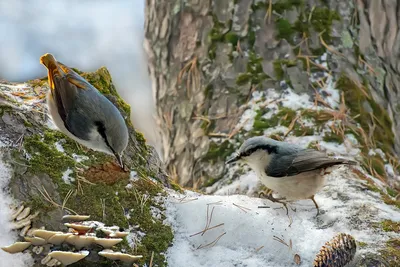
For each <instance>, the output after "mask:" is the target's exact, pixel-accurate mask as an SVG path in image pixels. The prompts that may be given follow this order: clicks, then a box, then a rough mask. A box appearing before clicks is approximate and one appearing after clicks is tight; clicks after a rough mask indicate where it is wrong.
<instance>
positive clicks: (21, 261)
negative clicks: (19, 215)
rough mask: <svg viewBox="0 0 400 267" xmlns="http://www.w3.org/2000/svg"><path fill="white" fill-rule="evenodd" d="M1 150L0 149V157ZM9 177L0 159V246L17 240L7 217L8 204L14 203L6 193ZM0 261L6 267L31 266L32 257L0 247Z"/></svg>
mask: <svg viewBox="0 0 400 267" xmlns="http://www.w3.org/2000/svg"><path fill="white" fill-rule="evenodd" d="M1 158H2V152H1V150H0V159H1ZM10 178H11V171H10V168H9V166H7V165H5V163H4V162H3V161H2V160H0V225H1V227H0V236H1V238H0V247H5V246H9V245H12V244H13V243H15V242H16V241H17V233H16V232H15V231H12V229H11V223H10V221H9V218H10V217H11V212H12V211H11V209H10V205H12V204H15V203H14V201H13V199H12V198H11V196H10V195H9V193H8V189H7V185H8V182H9V180H10ZM0 259H1V262H4V263H7V267H24V266H32V265H33V259H32V257H31V256H30V254H28V253H18V254H9V253H7V252H4V251H3V250H1V249H0ZM0 265H1V264H0Z"/></svg>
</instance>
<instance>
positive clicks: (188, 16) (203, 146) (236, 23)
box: [145, 0, 400, 188]
mask: <svg viewBox="0 0 400 267" xmlns="http://www.w3.org/2000/svg"><path fill="white" fill-rule="evenodd" d="M399 16H400V3H398V2H397V1H395V0H373V1H372V0H371V1H365V0H364V1H363V0H354V1H348V0H320V1H317V0H304V1H301V0H297V1H296V0H271V1H269V0H264V1H260V0H209V1H205V0H204V1H199V0H187V1H180V0H157V1H156V0H147V1H146V23H145V49H146V51H147V54H148V57H149V73H150V78H151V82H152V88H153V94H154V95H153V96H154V100H155V103H156V106H157V116H158V125H159V127H160V130H161V136H162V151H163V152H162V157H163V158H164V161H165V163H166V165H167V168H168V171H169V173H170V175H171V176H172V178H174V179H175V180H176V181H177V182H178V183H180V184H181V185H183V186H186V187H193V188H200V187H201V186H203V185H205V184H207V183H209V182H210V180H213V179H218V178H220V177H221V176H222V175H223V174H224V173H225V172H226V171H227V170H226V169H225V166H224V160H225V159H226V157H227V156H229V155H230V154H231V153H232V149H231V142H228V141H226V142H222V143H221V142H218V143H217V142H216V141H215V140H216V139H215V138H229V137H232V136H233V135H234V134H235V132H233V129H234V127H235V126H236V125H237V123H238V119H239V118H240V115H241V114H242V112H243V111H244V108H243V104H245V103H246V101H247V100H248V99H249V97H250V96H251V93H252V91H254V90H260V89H267V88H275V89H276V90H282V89H281V81H282V80H285V81H288V82H290V84H291V85H292V87H293V90H295V91H296V92H298V93H301V92H307V93H310V95H311V94H313V92H314V90H313V87H312V86H311V84H310V82H309V78H308V77H309V75H312V73H313V70H314V69H315V65H313V64H310V62H311V61H312V59H313V57H314V56H321V55H322V54H324V53H328V54H329V56H330V57H331V58H330V60H329V62H328V64H329V70H330V71H331V72H332V73H331V75H333V76H334V77H338V76H339V75H342V73H345V74H346V75H347V76H348V77H349V78H350V79H351V80H353V81H354V82H355V83H356V84H358V85H359V86H365V87H367V88H368V90H369V91H370V94H371V95H372V98H373V100H374V103H377V104H378V105H380V106H381V107H383V108H384V110H386V111H387V113H388V116H389V117H390V119H391V120H392V121H393V123H390V121H382V124H385V125H384V126H386V127H387V131H386V133H385V134H386V135H387V136H386V137H385V140H387V141H388V144H389V148H388V149H389V150H392V149H393V151H395V152H397V154H398V153H399V151H400V135H399V134H398V133H399V132H400V116H399V113H400V105H399V92H398V88H400V86H399V85H400V78H399V77H400V76H399V75H398V74H399V71H400V62H398V58H399V53H400V49H399V48H400V47H399V46H400V35H399V34H398V32H399V19H398V18H399ZM346 104H348V103H346ZM365 109H366V111H367V112H370V113H371V114H372V115H374V114H375V112H376V108H375V107H374V106H372V107H371V106H369V105H368V103H366V106H365ZM369 110H371V111H369ZM375 115H376V114H375ZM384 145H385V144H383V143H382V144H379V142H378V144H377V145H376V146H377V147H381V146H384Z"/></svg>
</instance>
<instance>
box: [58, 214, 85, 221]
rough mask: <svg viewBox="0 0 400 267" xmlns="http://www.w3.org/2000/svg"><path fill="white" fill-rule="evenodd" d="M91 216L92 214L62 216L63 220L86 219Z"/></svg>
mask: <svg viewBox="0 0 400 267" xmlns="http://www.w3.org/2000/svg"><path fill="white" fill-rule="evenodd" d="M89 218H90V215H65V216H63V217H62V220H63V221H75V222H80V221H85V220H87V219H89Z"/></svg>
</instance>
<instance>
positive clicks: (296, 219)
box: [167, 54, 400, 267]
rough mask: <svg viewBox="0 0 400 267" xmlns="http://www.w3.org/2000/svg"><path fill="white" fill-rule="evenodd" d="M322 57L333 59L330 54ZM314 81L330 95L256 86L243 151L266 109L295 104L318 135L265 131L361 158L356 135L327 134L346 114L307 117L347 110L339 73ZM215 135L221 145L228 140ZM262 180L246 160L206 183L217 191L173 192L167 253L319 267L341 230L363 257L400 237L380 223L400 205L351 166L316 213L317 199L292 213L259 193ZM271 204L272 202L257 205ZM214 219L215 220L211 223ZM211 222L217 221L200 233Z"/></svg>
mask: <svg viewBox="0 0 400 267" xmlns="http://www.w3.org/2000/svg"><path fill="white" fill-rule="evenodd" d="M319 60H320V61H321V62H322V63H324V64H326V60H327V56H326V54H325V55H323V56H322V57H321V58H320V59H319ZM310 82H311V83H315V82H316V83H318V84H319V85H320V87H319V88H316V91H317V92H318V93H319V95H321V96H323V97H322V98H321V101H324V104H323V105H315V102H314V99H313V98H312V97H310V95H308V94H305V93H297V92H295V90H293V89H291V88H290V87H288V85H287V84H282V85H285V88H286V89H282V90H281V91H277V90H275V89H274V88H270V89H265V90H261V91H255V92H253V95H252V99H251V100H250V102H249V103H248V104H247V109H246V110H245V112H244V113H243V115H242V117H241V118H240V121H239V123H238V124H237V129H236V130H238V134H237V135H236V136H234V137H233V138H231V139H230V140H229V142H230V143H231V144H233V145H234V147H235V148H236V149H237V148H238V147H239V146H240V144H241V142H243V140H244V139H246V138H247V137H248V133H249V132H251V131H252V130H253V126H254V122H255V120H256V116H257V114H258V113H259V112H260V111H262V113H263V115H262V118H264V119H266V120H268V119H270V118H272V117H273V116H276V115H277V114H278V112H279V111H280V110H282V108H289V109H291V110H293V111H296V115H297V116H298V118H297V121H296V123H297V122H299V123H300V124H301V125H303V126H306V127H310V128H313V130H314V131H313V132H314V133H313V134H312V135H305V136H296V135H295V134H293V132H290V131H288V130H289V127H286V126H283V125H280V124H278V125H276V126H275V127H270V128H266V129H265V130H264V131H263V133H261V134H263V135H264V136H271V135H272V134H279V135H280V136H281V137H282V136H283V137H284V140H285V141H286V142H289V143H295V144H297V145H300V146H304V147H307V146H309V145H310V144H311V143H312V142H313V143H314V144H317V145H318V146H319V149H320V150H321V151H325V152H326V153H328V154H332V155H337V156H344V157H349V158H352V159H356V160H359V161H361V160H362V155H361V150H360V148H359V146H360V145H361V144H359V143H358V140H357V138H356V137H355V136H354V135H353V134H345V135H344V140H343V143H338V142H331V141H324V136H326V135H330V134H331V133H332V131H333V128H335V127H337V126H338V125H339V124H340V120H338V119H336V120H335V121H334V120H333V119H331V120H330V121H327V122H326V123H325V124H324V125H322V127H321V125H319V126H317V125H316V122H315V120H313V119H310V118H304V117H303V116H301V115H302V112H304V111H305V110H311V111H325V112H327V113H329V114H337V113H338V112H339V111H341V112H342V111H343V110H340V108H343V107H342V106H341V105H342V100H341V98H340V92H339V90H337V89H336V88H335V81H334V79H333V77H332V76H330V75H329V74H328V73H326V72H324V71H321V72H320V73H319V75H312V76H311V77H310ZM282 83H284V82H282ZM335 112H336V113H335ZM332 118H334V117H333V116H332ZM212 140H213V141H214V142H216V143H219V142H221V143H222V142H223V141H225V140H226V139H225V138H213V139H212ZM233 153H235V152H233ZM370 153H375V154H377V155H380V156H381V157H382V160H383V161H384V162H385V163H386V165H385V169H386V172H387V174H388V175H390V176H392V177H394V179H397V180H398V181H399V180H400V179H399V177H398V176H396V175H395V174H394V173H393V166H392V165H390V163H389V162H388V161H387V159H386V158H385V155H384V153H379V151H377V150H376V149H375V150H373V151H371V152H370ZM354 168H356V169H357V171H359V172H361V173H363V175H365V176H366V177H368V178H369V179H371V180H372V181H374V182H375V185H376V186H377V187H378V188H380V189H381V190H384V186H383V183H382V182H381V181H379V180H378V179H376V178H374V177H372V176H370V175H368V173H367V172H366V171H365V170H363V169H362V168H361V167H359V166H357V167H354ZM243 170H244V172H243ZM238 173H244V174H241V175H237V174H238ZM235 177H238V178H235ZM259 185H260V183H259V180H258V178H257V176H256V175H255V173H254V172H253V171H251V170H250V169H249V168H248V167H247V166H245V165H232V166H229V168H228V170H227V173H226V175H225V176H224V177H223V178H222V179H221V180H219V181H217V182H216V183H215V184H213V185H212V186H210V187H208V188H206V190H205V191H206V193H208V194H210V195H199V194H196V193H193V192H189V191H186V195H176V194H172V195H171V197H170V198H169V200H168V203H167V214H168V219H167V221H168V222H169V223H170V224H171V225H172V226H173V230H174V232H175V239H174V245H173V246H172V247H171V248H170V249H169V250H168V254H167V255H168V263H169V264H170V266H174V267H183V266H185V267H198V266H199V267H200V266H213V267H223V266H224V267H225V266H246V267H259V266H263V267H268V266H271V267H280V266H297V265H296V263H295V262H294V255H295V254H298V255H299V256H300V257H301V259H302V263H301V265H300V266H312V263H313V260H314V258H315V256H316V254H317V253H318V251H319V250H320V248H321V247H322V245H323V244H325V242H327V241H329V240H331V239H332V238H333V237H334V236H335V235H336V234H338V233H341V232H342V233H347V234H351V235H352V236H353V237H354V238H355V239H356V240H357V241H358V242H364V244H367V245H366V246H365V247H364V248H360V247H359V248H358V252H357V253H358V255H360V253H361V252H362V253H361V254H363V253H364V252H366V250H374V251H375V252H376V251H377V250H378V248H379V247H380V246H383V245H384V242H385V241H386V240H388V239H389V238H391V237H396V238H399V237H400V234H395V233H394V232H383V231H382V230H380V229H378V228H379V227H376V224H378V225H379V223H380V222H381V221H382V220H384V219H390V220H392V221H395V222H399V221H400V212H399V209H397V208H396V207H395V206H390V205H387V204H385V203H384V202H383V201H382V200H381V197H380V194H379V193H376V192H372V191H370V190H367V189H366V188H367V185H366V183H365V182H364V181H362V180H360V179H359V177H358V176H356V174H355V173H354V172H352V171H351V170H350V169H348V168H347V167H344V166H342V167H337V168H335V169H334V171H333V172H332V173H331V174H329V175H327V183H326V185H325V187H324V188H323V190H321V192H319V193H318V194H317V195H316V196H315V199H316V201H317V203H318V204H319V206H320V209H321V214H320V215H319V216H318V217H316V216H315V215H316V209H315V207H314V204H313V202H312V201H311V200H303V201H298V202H295V203H293V204H292V205H291V206H292V207H293V208H295V209H296V212H293V211H291V210H290V209H289V216H290V218H289V217H288V216H286V211H285V210H284V209H282V208H281V205H280V204H276V203H271V202H270V201H268V200H263V199H260V198H256V197H254V195H256V193H257V192H258V191H259V189H260V187H259ZM264 205H267V206H269V207H270V208H258V206H264ZM213 208H214V211H213V214H212V219H210V218H211V212H212V209H213ZM208 220H211V223H210V222H208V224H207V221H208ZM374 225H375V226H374ZM206 226H207V228H212V227H213V226H217V227H215V228H212V229H209V230H207V231H205V232H204V233H202V234H196V233H199V232H201V231H203V230H204V229H205V227H206ZM195 234H196V235H195ZM274 236H276V237H277V238H280V239H281V241H284V242H286V243H287V244H290V243H292V248H291V249H289V248H288V246H285V245H283V244H282V243H281V242H278V241H277V239H276V238H274Z"/></svg>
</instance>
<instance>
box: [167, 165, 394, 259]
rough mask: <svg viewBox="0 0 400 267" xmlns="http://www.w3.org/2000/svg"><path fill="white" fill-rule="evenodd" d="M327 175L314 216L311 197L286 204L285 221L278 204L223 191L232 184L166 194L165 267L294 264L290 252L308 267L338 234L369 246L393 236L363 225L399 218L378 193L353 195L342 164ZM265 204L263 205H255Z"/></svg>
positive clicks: (356, 183) (355, 184)
mask: <svg viewBox="0 0 400 267" xmlns="http://www.w3.org/2000/svg"><path fill="white" fill-rule="evenodd" d="M327 178H328V179H327V180H328V181H327V185H326V186H325V188H324V189H323V190H322V191H321V192H320V193H319V194H317V195H316V201H317V202H318V203H319V205H320V209H321V210H320V212H321V214H320V215H319V216H318V217H316V216H315V215H316V210H315V208H314V204H313V203H312V201H311V200H302V201H298V202H295V203H294V204H292V205H291V206H292V208H296V212H294V211H292V210H291V209H289V216H290V217H291V219H289V217H288V216H286V211H285V210H284V209H282V208H281V205H280V204H277V203H272V202H270V201H268V200H264V199H260V198H252V197H249V196H245V195H238V194H235V195H232V194H230V192H231V189H232V188H233V186H232V188H230V186H228V187H226V188H225V190H226V191H225V193H226V195H225V196H221V195H201V194H198V193H194V192H190V191H186V192H185V195H182V194H176V193H175V192H171V193H170V197H169V199H168V201H167V202H166V216H167V219H166V221H167V222H168V223H169V224H170V225H172V228H173V231H174V241H173V246H172V247H170V248H169V249H168V251H167V259H168V264H169V265H170V266H174V267H184V266H185V267H200V266H213V267H225V266H247V267H261V266H263V267H268V266H271V267H280V266H282V267H283V266H296V265H295V263H294V261H293V257H294V254H296V253H297V254H299V255H300V257H301V259H302V263H301V265H299V266H312V262H313V260H314V257H315V255H316V254H317V253H318V251H319V249H320V248H321V246H322V245H323V244H324V243H325V242H326V241H329V240H330V239H331V238H333V236H335V235H336V234H337V233H340V232H344V233H347V234H351V235H352V236H353V237H354V238H355V239H356V240H357V241H361V242H366V243H368V244H372V246H374V245H376V246H378V244H380V243H381V242H384V241H386V240H388V239H389V238H390V237H400V234H396V233H394V232H388V233H382V232H381V231H379V230H378V229H375V228H372V227H368V225H369V224H371V223H373V222H379V221H381V220H383V219H390V220H393V221H400V213H399V212H398V210H396V209H395V208H394V207H393V206H389V205H386V204H384V203H383V202H382V200H380V198H379V197H378V193H375V192H371V191H365V190H360V189H359V188H360V187H365V184H364V183H363V182H362V181H360V180H359V179H357V178H355V177H354V175H353V174H352V173H351V172H350V171H348V170H347V169H345V168H342V167H341V168H336V169H334V170H333V172H332V173H331V174H330V175H328V177H327ZM243 179H244V178H243ZM246 179H247V180H248V181H250V183H249V185H254V183H255V180H256V178H255V174H254V173H252V172H250V173H248V174H247V175H246ZM243 184H244V183H242V184H241V185H243ZM246 190H249V188H247V189H244V191H246ZM219 193H223V192H222V191H220V192H219ZM240 193H244V192H240ZM264 205H267V206H269V207H270V208H258V206H264ZM207 209H208V215H207ZM213 209H214V210H213ZM212 210H213V211H212ZM211 213H212V216H211ZM207 218H208V219H207ZM210 218H211V219H210ZM207 220H209V223H208V226H209V228H212V227H215V228H212V229H209V230H207V231H206V232H205V233H204V234H201V233H200V234H198V233H199V232H201V231H203V230H204V229H205V226H206V225H207ZM274 236H276V237H279V238H281V239H283V240H284V241H285V242H286V243H287V244H289V243H290V240H291V241H292V244H293V247H292V250H290V249H289V248H288V247H287V246H285V245H283V244H281V243H279V242H278V241H276V240H275V239H274ZM216 240H218V241H216ZM208 244H209V245H208ZM360 250H362V248H361V249H360V248H359V251H360Z"/></svg>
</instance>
